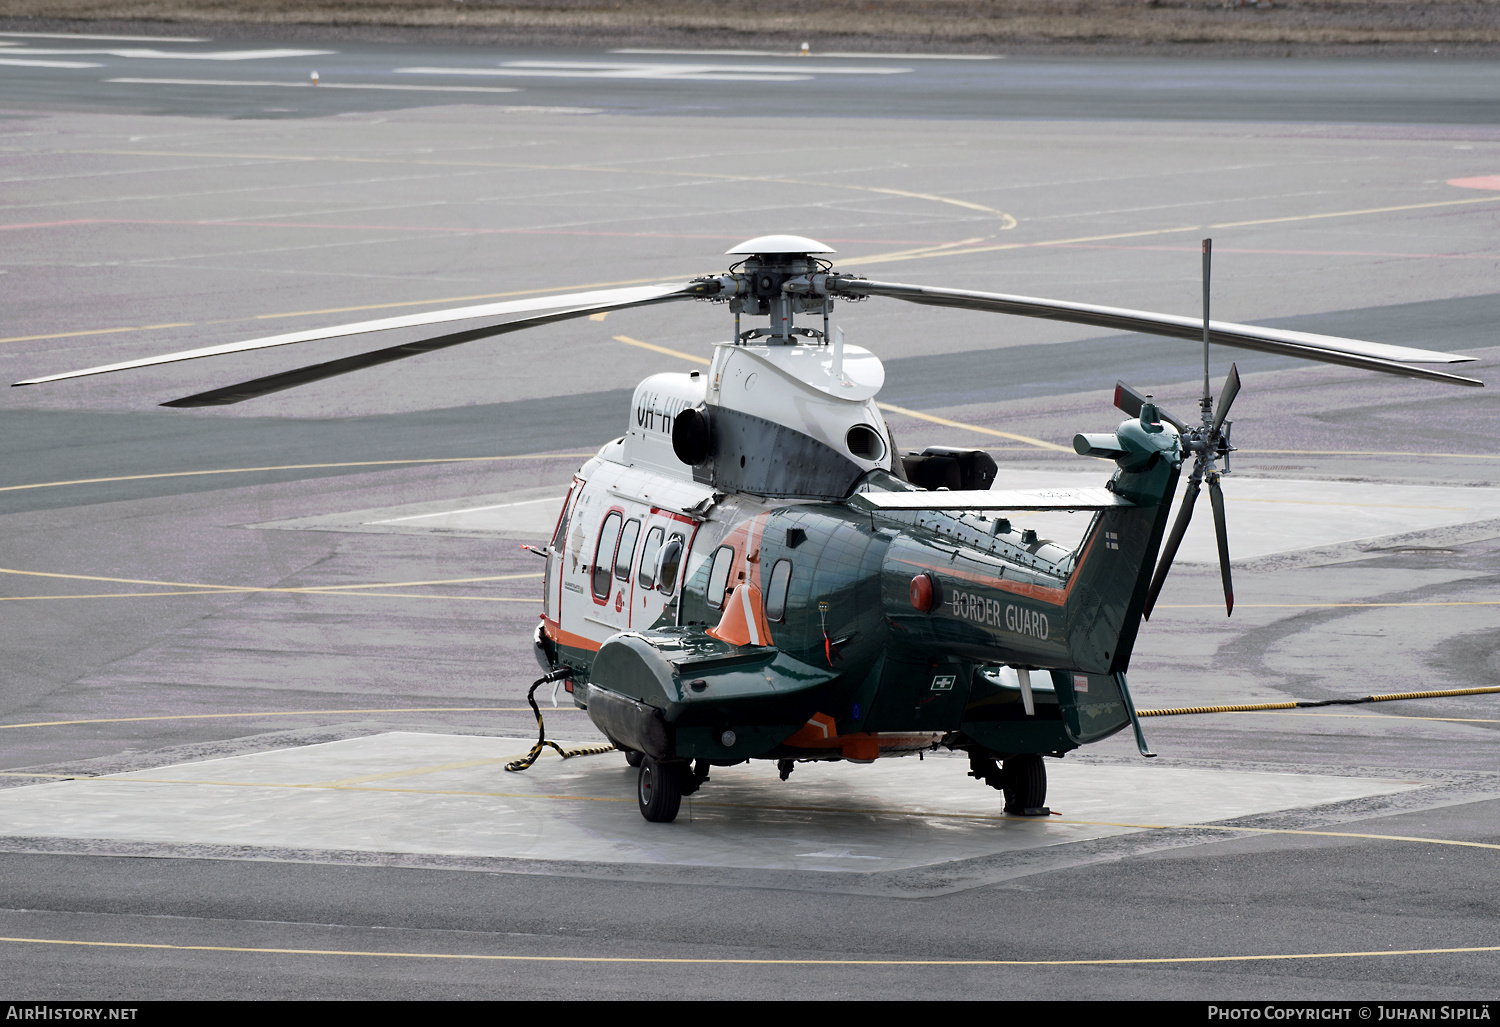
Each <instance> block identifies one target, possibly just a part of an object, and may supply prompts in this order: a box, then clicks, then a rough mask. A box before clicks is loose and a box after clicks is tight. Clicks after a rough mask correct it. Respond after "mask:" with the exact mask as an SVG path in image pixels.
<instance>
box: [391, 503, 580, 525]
mask: <svg viewBox="0 0 1500 1027" xmlns="http://www.w3.org/2000/svg"><path fill="white" fill-rule="evenodd" d="M561 498H562V497H561V496H543V497H542V498H541V499H524V500H522V501H521V502H519V503H495V504H493V505H491V506H469V507H463V508H461V509H458V510H439V511H438V512H437V513H425V514H412V515H411V516H410V517H392V518H391V519H390V520H386V521H366V522H365V523H366V524H399V523H400V522H401V521H421V520H426V519H428V518H431V517H452V516H454V515H455V514H467V513H478V512H479V511H480V510H504V509H506V508H507V507H512V506H531V505H533V504H534V503H555V502H557V501H558V500H559V499H561Z"/></svg>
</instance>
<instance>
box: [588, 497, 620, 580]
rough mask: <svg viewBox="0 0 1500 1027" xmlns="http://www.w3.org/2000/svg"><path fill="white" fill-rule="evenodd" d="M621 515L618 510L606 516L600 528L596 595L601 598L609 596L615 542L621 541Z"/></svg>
mask: <svg viewBox="0 0 1500 1027" xmlns="http://www.w3.org/2000/svg"><path fill="white" fill-rule="evenodd" d="M623 519H624V518H622V517H621V516H620V512H619V511H618V510H615V511H613V512H612V513H610V515H609V516H608V517H606V518H604V524H603V525H602V526H601V527H600V528H599V544H598V545H596V546H595V547H594V595H595V596H596V597H598V598H599V599H608V598H609V587H610V582H609V577H610V575H609V572H610V562H611V561H612V560H613V559H614V556H615V543H616V542H618V541H620V521H622V520H623Z"/></svg>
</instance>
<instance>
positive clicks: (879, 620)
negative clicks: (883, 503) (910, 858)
mask: <svg viewBox="0 0 1500 1027" xmlns="http://www.w3.org/2000/svg"><path fill="white" fill-rule="evenodd" d="M1136 424H1138V422H1126V424H1125V425H1122V426H1121V431H1122V433H1127V431H1130V432H1131V433H1133V434H1135V435H1137V436H1139V434H1140V433H1139V432H1138V431H1133V428H1134V426H1135V425H1136ZM1122 437H1123V434H1122ZM1138 441H1140V442H1142V443H1143V444H1144V445H1145V446H1146V451H1145V452H1137V453H1135V454H1134V456H1133V458H1132V459H1133V460H1134V463H1135V464H1136V465H1137V466H1134V467H1132V464H1131V461H1121V463H1122V465H1123V466H1122V467H1121V469H1120V470H1118V471H1117V472H1116V473H1115V475H1114V477H1113V479H1112V481H1111V484H1110V488H1111V489H1112V491H1114V492H1115V494H1116V495H1118V496H1121V497H1123V498H1125V499H1127V500H1129V501H1130V502H1131V503H1133V504H1134V505H1133V506H1126V507H1116V508H1111V509H1105V510H1101V511H1099V512H1098V513H1096V514H1095V515H1094V518H1093V521H1092V523H1091V524H1090V526H1089V529H1088V531H1087V532H1086V534H1085V535H1084V538H1083V540H1082V541H1081V542H1080V544H1079V546H1078V548H1077V549H1076V550H1074V551H1073V554H1072V555H1071V556H1070V557H1069V558H1068V559H1066V560H1062V561H1057V562H1054V561H1048V560H1045V559H1041V558H1032V557H1029V555H1028V553H1027V552H1026V550H1024V549H1022V548H1020V547H1018V546H1017V545H1015V534H1014V533H1011V534H1010V535H1009V536H1007V535H1004V534H997V533H994V532H986V531H985V529H984V524H985V522H984V520H983V518H978V519H976V518H974V517H959V516H952V515H949V514H947V513H943V512H941V511H924V512H921V513H918V514H902V513H890V512H884V511H877V510H874V509H873V508H870V507H869V506H868V505H867V504H861V502H860V500H859V496H858V494H856V495H855V496H854V497H851V499H850V500H847V501H845V502H842V503H804V504H796V505H789V506H785V507H780V508H774V509H771V510H769V511H767V512H765V513H763V514H760V515H759V517H758V518H757V520H758V522H759V523H758V524H757V525H756V527H757V528H758V529H759V530H758V535H754V536H751V537H754V538H755V539H756V545H757V547H758V549H757V552H756V553H755V557H756V559H755V561H754V562H755V563H756V565H757V567H758V568H759V569H760V570H759V574H760V575H769V573H770V568H772V567H773V566H775V565H776V563H777V562H778V561H782V560H787V561H790V562H791V568H792V569H791V576H790V582H789V585H788V589H787V594H786V603H785V612H784V615H783V616H782V618H781V619H779V620H777V621H772V622H770V623H769V627H770V634H771V638H770V642H771V644H770V645H760V646H756V645H743V646H736V645H732V644H730V643H728V642H724V641H721V640H720V639H718V638H716V637H714V636H712V635H710V634H708V633H707V632H708V629H710V628H713V627H714V626H715V625H717V624H718V623H719V621H720V618H721V616H722V611H720V610H719V609H714V608H711V607H710V605H709V604H708V602H707V600H706V594H707V592H708V586H709V573H710V571H709V561H706V560H705V561H703V563H702V565H701V566H699V567H698V568H697V569H696V571H695V572H694V573H693V574H692V575H691V577H690V578H689V579H688V580H687V582H686V583H685V584H684V587H683V589H682V593H681V595H680V597H679V600H678V601H679V602H680V604H681V608H680V610H675V611H674V610H670V609H669V614H675V616H673V617H671V618H670V619H671V620H674V621H675V622H676V623H675V624H672V625H670V626H665V625H664V626H658V627H655V628H653V629H650V630H646V631H628V632H622V633H620V634H619V635H616V636H614V637H613V638H611V639H610V640H609V641H607V642H606V643H605V644H604V646H603V647H602V648H601V649H600V651H599V653H598V654H597V655H594V654H583V653H577V654H574V653H569V654H568V655H569V656H570V657H572V658H570V659H569V660H568V661H567V662H569V663H573V664H574V665H575V666H577V662H576V661H577V659H578V658H580V657H585V656H586V655H593V659H591V660H589V665H588V666H587V667H586V668H585V667H578V671H577V672H576V674H575V682H578V683H580V684H581V682H582V681H583V679H584V676H585V674H586V675H587V678H588V679H589V680H590V681H591V682H592V684H593V686H595V688H596V689H597V688H604V689H607V690H608V692H610V693H614V694H616V695H619V696H625V697H628V698H630V699H634V700H637V701H638V702H639V703H640V704H642V708H643V709H644V708H645V707H649V708H650V709H649V710H647V711H646V712H647V713H649V714H650V715H651V716H652V717H653V718H657V719H659V722H660V723H659V724H658V725H656V726H655V727H653V730H655V731H659V732H660V733H661V734H662V737H664V738H665V741H660V740H659V741H657V742H656V743H654V744H656V745H657V746H658V747H662V746H664V747H665V751H664V752H662V753H653V755H664V756H666V757H668V758H684V759H704V760H709V761H738V760H742V759H747V758H789V757H804V758H805V757H808V756H809V755H810V753H809V752H808V751H807V750H806V749H805V748H803V747H799V746H798V745H791V746H788V745H786V744H785V743H786V741H787V739H788V738H789V737H791V736H793V735H794V734H796V733H797V732H799V730H800V729H802V728H803V726H804V725H805V724H807V723H808V721H809V718H812V717H814V715H817V714H822V715H823V716H824V717H825V718H831V719H832V721H833V723H834V725H836V730H837V734H838V735H839V736H869V735H874V736H876V737H877V738H881V737H886V736H890V735H894V734H901V733H906V734H914V733H915V734H921V733H930V734H934V735H941V736H942V740H943V742H944V744H947V745H950V746H953V747H955V748H968V749H971V750H976V751H987V752H989V753H992V754H996V755H1008V754H1015V753H1053V752H1063V751H1066V750H1068V749H1072V748H1076V747H1077V746H1079V745H1082V744H1085V743H1088V742H1092V741H1096V740H1098V739H1100V738H1103V737H1105V736H1107V735H1110V734H1112V733H1114V732H1115V731H1118V730H1120V729H1121V728H1122V727H1125V726H1126V725H1127V724H1128V723H1129V717H1128V714H1127V710H1126V707H1125V701H1124V698H1123V697H1122V695H1121V694H1120V690H1119V684H1118V677H1117V675H1122V674H1123V672H1124V671H1125V670H1126V668H1127V667H1128V665H1129V660H1130V653H1131V650H1132V648H1133V645H1134V641H1135V636H1136V632H1137V629H1138V627H1139V624H1140V620H1141V610H1142V607H1143V605H1144V602H1145V594H1146V589H1147V586H1148V582H1149V576H1150V571H1151V568H1152V565H1153V563H1154V560H1155V556H1156V553H1157V550H1158V548H1159V547H1160V543H1161V539H1162V535H1163V531H1164V528H1165V524H1166V519H1167V512H1168V509H1169V507H1170V503H1171V497H1172V493H1173V489H1174V487H1175V485H1176V482H1177V476H1178V469H1179V464H1180V458H1178V456H1177V455H1176V452H1175V440H1174V442H1173V448H1172V449H1171V450H1170V451H1169V450H1168V449H1167V447H1166V441H1167V440H1165V439H1163V440H1161V442H1160V443H1158V442H1157V440H1156V439H1155V438H1145V439H1141V440H1138ZM868 483H869V485H870V486H871V487H872V488H875V489H880V488H886V487H895V488H903V489H904V488H906V486H903V485H900V484H899V483H896V482H895V481H894V480H893V479H888V478H886V479H884V480H881V476H880V475H879V474H877V475H875V476H872V478H871V479H870V480H869V482H868ZM934 495H935V497H937V496H940V495H941V494H940V493H938V494H934ZM990 523H991V524H993V522H990ZM921 574H926V575H928V576H929V577H930V579H931V581H932V582H933V584H934V586H935V588H934V594H935V598H936V602H935V604H934V605H933V606H932V608H931V610H930V611H929V612H922V611H920V610H918V609H916V608H915V607H914V604H913V600H912V597H911V586H912V580H913V578H914V577H915V576H917V575H921ZM667 619H668V618H664V620H667ZM1005 665H1008V666H1011V667H1025V668H1035V670H1034V671H1033V672H1032V677H1031V680H1032V682H1033V690H1034V695H1035V700H1036V701H1035V709H1034V714H1033V715H1027V714H1026V712H1025V710H1024V709H1023V703H1022V699H1021V693H1020V690H1019V689H1018V688H1017V687H1016V685H1015V683H1014V680H1013V679H1012V681H1011V682H1010V683H1007V682H1006V681H1004V680H1002V679H1001V676H1000V675H999V674H997V672H996V671H997V669H998V668H999V667H1001V666H1005ZM580 684H575V691H574V695H575V700H576V701H578V702H579V703H580V705H583V704H586V703H587V702H588V695H589V690H588V688H586V687H580ZM595 694H599V693H597V692H596V693H595ZM595 720H596V722H600V718H598V717H596V718H595ZM726 732H729V733H728V734H726ZM607 733H609V732H607ZM799 737H801V736H799ZM726 738H730V739H732V742H731V743H729V744H726V742H725V739H726ZM616 740H617V741H628V740H626V739H616ZM827 754H828V755H831V756H837V755H838V750H832V751H831V752H829V753H827Z"/></svg>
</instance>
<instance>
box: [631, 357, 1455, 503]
mask: <svg viewBox="0 0 1500 1027" xmlns="http://www.w3.org/2000/svg"><path fill="white" fill-rule="evenodd" d="M614 339H615V341H616V342H623V343H625V344H626V345H627V346H638V347H639V348H641V349H648V350H651V351H652V352H653V353H663V354H665V355H667V356H669V357H678V358H679V359H682V360H690V361H692V362H693V363H695V364H708V363H709V362H710V361H709V360H707V359H706V358H704V357H700V356H697V355H695V354H692V353H684V352H682V350H677V349H669V348H668V347H666V346H658V345H656V344H654V343H650V342H642V341H641V340H640V339H632V338H631V337H630V336H628V335H616V336H615V337H614ZM875 405H876V406H878V407H879V408H880V409H881V410H885V411H888V412H890V413H893V414H901V415H902V416H903V417H915V418H917V419H919V420H923V421H931V422H932V423H934V424H941V425H945V426H946V427H949V428H961V429H963V430H964V431H972V432H978V433H980V434H982V435H993V436H995V437H997V438H1002V439H1010V440H1011V441H1013V442H1024V443H1026V444H1027V445H1028V446H1036V447H1038V448H1040V449H1051V450H1056V451H1058V452H1060V453H1071V452H1073V450H1072V449H1071V448H1069V447H1067V446H1057V445H1054V444H1052V443H1051V442H1043V441H1042V440H1041V439H1034V438H1032V437H1031V436H1029V435H1016V434H1013V433H1011V432H1004V431H996V430H995V429H994V428H981V427H979V426H978V425H976V424H965V423H963V422H962V421H950V420H948V419H947V418H946V417H938V416H936V415H934V414H924V413H922V412H921V411H918V410H908V409H907V408H906V407H898V406H896V405H895V404H893V403H876V404H875ZM1445 509H1446V508H1445ZM1455 509H1457V508H1455Z"/></svg>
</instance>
